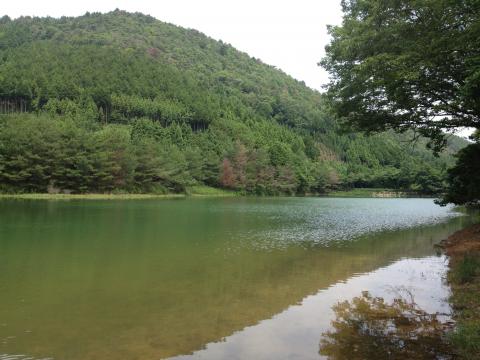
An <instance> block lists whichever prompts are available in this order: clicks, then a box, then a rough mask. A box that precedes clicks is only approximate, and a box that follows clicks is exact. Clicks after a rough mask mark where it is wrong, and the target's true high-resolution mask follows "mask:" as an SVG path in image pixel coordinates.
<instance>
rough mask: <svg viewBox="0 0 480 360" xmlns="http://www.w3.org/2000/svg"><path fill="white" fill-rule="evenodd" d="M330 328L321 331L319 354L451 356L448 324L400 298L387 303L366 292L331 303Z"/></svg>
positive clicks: (340, 358) (340, 356)
mask: <svg viewBox="0 0 480 360" xmlns="http://www.w3.org/2000/svg"><path fill="white" fill-rule="evenodd" d="M333 310H334V311H335V315H336V319H335V320H334V321H332V327H333V329H334V330H331V331H328V332H326V333H324V334H322V339H321V340H320V354H321V355H324V356H327V357H328V358H329V359H335V360H343V359H348V360H356V359H358V360H360V359H362V360H364V359H369V360H372V359H452V358H453V355H452V350H451V347H450V344H449V342H448V341H447V340H446V337H445V333H446V331H447V330H449V327H450V326H449V325H448V324H446V323H442V322H441V321H440V320H439V319H438V314H429V313H427V312H425V311H424V310H422V309H420V308H418V307H417V305H416V304H415V303H414V302H413V300H412V301H407V300H405V299H403V298H399V299H395V300H394V301H393V302H392V303H387V302H385V301H384V299H383V298H378V297H372V296H371V295H370V294H369V293H368V292H363V293H362V296H359V297H356V298H354V299H352V300H351V301H350V302H349V301H344V302H341V303H338V304H337V305H335V306H334V307H333Z"/></svg>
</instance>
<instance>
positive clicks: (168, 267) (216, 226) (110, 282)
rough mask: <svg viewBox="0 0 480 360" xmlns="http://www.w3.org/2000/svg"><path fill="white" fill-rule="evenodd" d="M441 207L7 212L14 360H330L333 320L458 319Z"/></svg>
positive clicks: (4, 276) (454, 222) (3, 311)
mask: <svg viewBox="0 0 480 360" xmlns="http://www.w3.org/2000/svg"><path fill="white" fill-rule="evenodd" d="M472 221H473V219H472V217H469V216H466V215H465V214H463V213H460V212H458V211H456V210H454V209H452V208H448V207H447V208H441V207H439V206H437V205H435V204H434V203H433V200H431V199H343V198H335V199H333V198H275V199H271V198H218V199H195V198H194V199H178V200H139V201H137V200H129V201H114V200H106V201H101V200H95V201H42V200H36V201H27V200H24V201H20V200H16V201H15V200H2V201H0V359H1V360H4V359H22V358H28V357H31V358H34V359H66V360H77V359H103V360H109V359H162V358H168V357H178V358H187V357H188V358H190V357H191V358H201V359H226V358H228V359H235V358H237V359H252V358H255V359H282V358H285V359H296V358H301V359H304V358H311V359H315V358H320V355H318V350H319V348H318V344H319V340H320V336H321V334H322V332H323V331H325V330H328V328H329V324H330V321H331V320H332V316H333V315H332V311H331V306H332V305H334V304H335V303H336V302H337V301H339V300H342V299H350V298H352V297H354V296H358V295H360V294H361V292H362V291H363V290H369V291H371V292H372V293H374V294H379V295H381V296H386V297H388V296H393V294H394V293H395V291H399V290H398V289H407V288H408V289H409V291H410V292H412V293H414V294H415V296H417V298H418V303H419V304H424V307H426V308H427V309H429V310H432V311H448V310H449V309H448V305H447V304H446V303H445V298H446V297H447V296H448V288H447V287H446V285H445V284H444V282H443V281H442V276H443V275H444V273H445V268H446V259H445V258H444V257H443V256H437V255H436V254H435V249H434V246H433V245H434V244H435V243H437V242H438V241H440V240H442V239H444V238H446V237H447V236H448V235H449V234H451V233H453V232H454V231H456V230H458V229H461V228H462V227H465V226H467V225H468V224H469V223H471V222H472Z"/></svg>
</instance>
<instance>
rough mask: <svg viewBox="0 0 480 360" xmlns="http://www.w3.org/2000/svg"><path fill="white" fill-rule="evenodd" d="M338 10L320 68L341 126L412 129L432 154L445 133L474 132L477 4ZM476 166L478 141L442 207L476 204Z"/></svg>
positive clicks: (369, 0)
mask: <svg viewBox="0 0 480 360" xmlns="http://www.w3.org/2000/svg"><path fill="white" fill-rule="evenodd" d="M342 7H343V11H344V18H343V22H342V24H341V25H340V26H331V27H329V32H330V34H331V35H332V40H331V43H330V44H329V45H328V46H327V47H326V56H325V58H324V59H323V60H322V61H321V64H322V65H323V66H324V67H325V68H326V69H327V70H328V71H329V73H330V75H331V81H330V84H329V91H328V94H329V99H330V101H331V104H332V108H333V109H334V112H335V113H336V115H337V116H338V117H339V118H340V119H341V120H342V121H343V123H344V124H347V125H348V126H350V127H352V128H354V129H360V130H363V131H366V132H370V133H371V132H379V131H385V130H387V129H393V130H396V131H399V132H406V131H411V132H412V134H413V139H416V137H417V136H420V135H423V136H426V137H428V138H430V142H429V143H428V146H429V147H433V149H434V150H435V151H436V152H438V151H440V150H441V149H442V148H444V147H445V146H446V144H447V135H446V132H448V131H453V132H455V131H456V130H458V129H459V128H462V127H471V128H476V129H477V130H478V129H480V1H478V0H386V1H383V0H343V1H342ZM475 141H477V142H478V138H477V139H476V140H475ZM477 163H480V151H479V150H478V144H474V145H470V146H468V147H467V148H466V149H463V150H462V151H461V152H460V153H459V154H458V163H457V165H456V166H455V167H454V168H453V169H451V170H450V171H449V175H448V190H447V194H446V195H445V197H444V199H443V201H441V203H443V204H445V203H447V202H452V203H455V204H477V203H479V202H480V195H479V193H478V190H477V186H476V185H475V184H478V183H480V174H479V172H478V169H477V168H476V165H475V164H477Z"/></svg>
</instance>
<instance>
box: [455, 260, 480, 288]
mask: <svg viewBox="0 0 480 360" xmlns="http://www.w3.org/2000/svg"><path fill="white" fill-rule="evenodd" d="M454 270H455V271H454V274H453V276H454V277H455V281H456V282H458V283H460V284H465V283H469V282H471V281H472V280H473V279H474V278H475V276H477V275H479V271H480V259H479V258H478V256H469V255H466V256H465V257H464V258H463V259H462V260H461V261H459V263H458V264H456V265H455V268H454Z"/></svg>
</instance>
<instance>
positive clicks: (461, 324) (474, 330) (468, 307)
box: [448, 251, 480, 360]
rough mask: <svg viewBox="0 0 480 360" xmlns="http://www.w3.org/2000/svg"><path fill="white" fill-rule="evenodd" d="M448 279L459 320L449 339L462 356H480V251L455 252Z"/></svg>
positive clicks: (475, 357)
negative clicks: (456, 253)
mask: <svg viewBox="0 0 480 360" xmlns="http://www.w3.org/2000/svg"><path fill="white" fill-rule="evenodd" d="M448 280H449V284H450V287H451V289H452V295H451V297H450V304H451V305H452V308H453V311H454V312H453V313H454V318H455V320H456V329H455V331H454V332H453V333H451V334H450V340H451V342H452V344H453V346H454V348H455V349H456V352H457V355H458V358H459V359H466V360H473V359H480V355H479V354H480V252H478V251H473V252H464V253H460V254H458V255H454V256H452V257H451V259H450V270H449V274H448Z"/></svg>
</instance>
